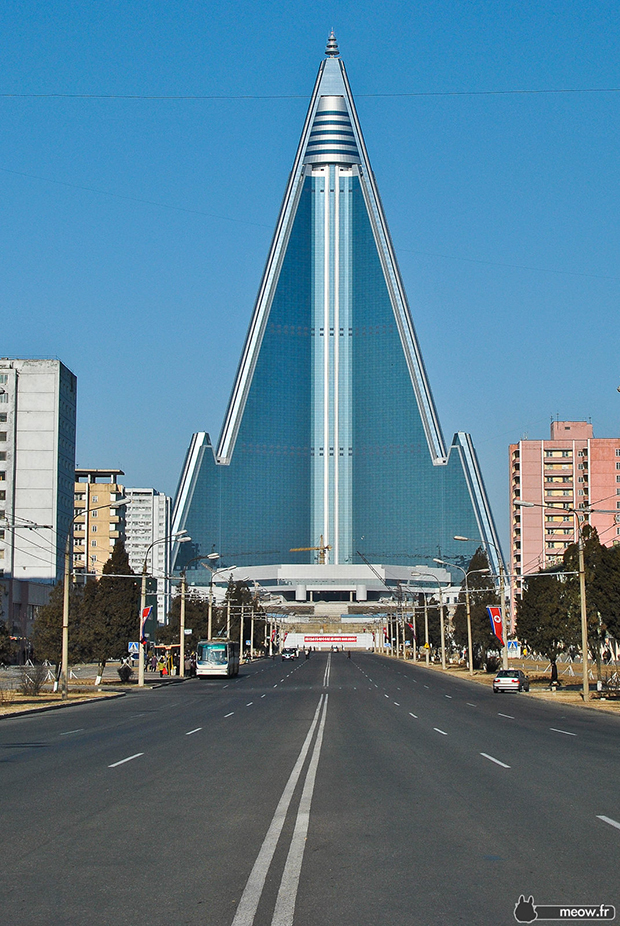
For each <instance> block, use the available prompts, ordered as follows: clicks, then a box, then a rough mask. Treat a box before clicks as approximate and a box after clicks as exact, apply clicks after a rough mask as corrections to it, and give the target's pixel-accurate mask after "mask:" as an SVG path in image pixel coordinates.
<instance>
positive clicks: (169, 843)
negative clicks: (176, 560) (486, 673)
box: [0, 654, 620, 926]
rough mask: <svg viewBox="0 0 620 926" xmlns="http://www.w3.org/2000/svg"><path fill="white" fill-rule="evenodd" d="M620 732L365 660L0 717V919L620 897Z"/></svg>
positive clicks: (304, 925)
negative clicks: (11, 716)
mask: <svg viewBox="0 0 620 926" xmlns="http://www.w3.org/2000/svg"><path fill="white" fill-rule="evenodd" d="M619 738H620V721H619V720H618V719H616V718H615V717H613V716H610V715H605V714H601V713H598V712H595V711H589V710H579V709H574V708H567V707H564V706H560V705H555V704H548V703H546V702H541V701H537V700H535V699H534V698H531V697H529V696H528V695H527V694H502V695H493V693H492V692H491V691H490V690H487V689H485V688H483V687H481V686H480V685H476V684H475V683H469V682H467V681H463V680H461V679H455V678H450V677H442V676H440V675H439V674H437V673H435V672H433V671H428V670H425V669H424V668H423V667H418V666H411V665H407V666H405V665H403V664H399V663H396V662H394V661H391V660H389V659H384V658H382V657H379V656H371V655H366V654H363V655H362V654H359V655H357V654H354V655H353V656H352V658H351V659H347V658H346V655H344V654H331V655H329V656H328V655H320V654H314V655H313V656H312V658H311V659H310V660H307V661H306V660H301V661H300V660H298V661H295V662H282V661H280V660H279V659H278V660H276V661H271V660H262V661H259V662H256V663H254V664H252V665H250V666H246V667H242V674H241V675H240V676H239V678H237V679H232V680H223V679H218V680H201V679H195V680H191V681H186V682H184V683H183V684H176V685H171V686H168V687H164V688H159V689H156V690H152V691H143V692H138V691H135V692H132V693H131V694H129V695H127V696H126V697H124V698H121V699H118V700H114V701H107V702H103V703H94V704H89V705H86V706H83V707H82V706H78V707H73V708H69V709H66V710H60V711H52V712H47V713H43V714H39V715H36V714H35V715H30V716H27V717H22V718H11V719H6V720H2V721H0V794H2V844H3V853H2V878H1V879H0V885H1V886H0V922H2V923H7V924H12V926H22V924H24V926H26V924H27V926H38V924H45V926H48V924H55V926H62V924H71V926H78V924H79V926H82V924H89V926H100V924H101V926H112V924H118V923H123V922H127V923H130V924H138V926H140V924H155V926H159V924H162V926H163V924H172V923H174V924H177V923H178V924H207V926H293V924H294V926H332V924H334V926H336V924H337V926H384V924H385V926H404V924H407V926H409V924H416V926H418V924H419V926H435V924H442V926H450V924H461V923H462V924H467V926H478V924H480V926H494V924H504V923H506V924H509V923H514V922H515V919H514V916H513V910H514V907H515V904H516V903H517V901H518V899H519V896H520V895H522V894H523V895H525V897H526V898H527V897H529V896H530V895H532V896H533V898H534V903H535V904H540V905H542V904H544V905H551V904H564V905H569V906H583V905H586V904H587V905H592V906H594V905H600V904H603V903H604V904H615V905H617V906H619V907H620V874H619V871H618V859H619V857H620V851H619V850H620V790H619V785H620V776H619V762H618V758H619V756H618V744H619V741H620V739H619ZM618 920H620V915H619V916H618V917H617V921H618ZM581 921H588V922H590V921H592V920H585V919H582V920H581Z"/></svg>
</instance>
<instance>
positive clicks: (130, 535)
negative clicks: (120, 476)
mask: <svg viewBox="0 0 620 926" xmlns="http://www.w3.org/2000/svg"><path fill="white" fill-rule="evenodd" d="M125 497H126V498H128V499H129V500H130V503H129V504H128V505H127V506H126V508H125V549H126V550H127V554H128V556H129V564H130V566H131V568H132V569H133V570H134V572H136V573H140V574H141V573H142V570H143V568H144V561H145V559H146V571H147V574H148V575H149V576H155V577H156V581H157V622H158V623H159V624H165V623H166V621H167V615H168V611H169V610H170V579H169V576H170V543H169V541H167V540H166V539H165V538H168V537H169V536H170V510H171V503H172V500H171V499H170V497H169V496H167V495H164V494H163V493H161V492H158V491H157V490H156V489H128V488H126V489H125ZM149 547H150V550H149ZM154 599H155V596H154V595H153V596H152V600H149V601H148V603H149V604H151V603H152V604H153V606H154V605H155V600H154Z"/></svg>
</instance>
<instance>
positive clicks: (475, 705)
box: [466, 701, 478, 707]
mask: <svg viewBox="0 0 620 926" xmlns="http://www.w3.org/2000/svg"><path fill="white" fill-rule="evenodd" d="M466 703H467V706H468V707H478V705H477V704H472V703H471V701H467V702H466Z"/></svg>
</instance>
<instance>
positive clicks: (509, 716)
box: [497, 711, 514, 720]
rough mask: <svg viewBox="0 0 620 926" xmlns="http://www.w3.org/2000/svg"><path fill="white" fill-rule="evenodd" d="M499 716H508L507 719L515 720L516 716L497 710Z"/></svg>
mask: <svg viewBox="0 0 620 926" xmlns="http://www.w3.org/2000/svg"><path fill="white" fill-rule="evenodd" d="M497 716H498V717H506V719H507V720H514V717H513V716H512V714H501V713H500V712H499V711H498V712H497Z"/></svg>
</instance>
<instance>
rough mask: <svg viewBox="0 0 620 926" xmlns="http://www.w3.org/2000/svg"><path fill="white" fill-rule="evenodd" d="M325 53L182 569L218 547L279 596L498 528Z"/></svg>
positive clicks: (201, 452)
mask: <svg viewBox="0 0 620 926" xmlns="http://www.w3.org/2000/svg"><path fill="white" fill-rule="evenodd" d="M326 56H327V57H326V60H324V61H323V62H322V64H321V66H320V68H319V73H318V77H317V80H316V84H315V88H314V93H313V95H312V99H311V102H310V107H309V110H308V114H307V116H306V121H305V124H304V127H303V131H302V135H301V140H300V143H299V147H298V150H297V155H296V158H295V162H294V164H293V170H292V172H291V175H290V178H289V182H288V186H287V188H286V192H285V196H284V202H283V204H282V208H281V211H280V215H279V218H278V222H277V226H276V230H275V234H274V238H273V243H272V245H271V250H270V252H269V256H268V259H267V265H266V268H265V272H264V275H263V279H262V282H261V285H260V289H259V293H258V298H257V301H256V305H255V309H254V314H253V316H252V320H251V323H250V328H249V332H248V336H247V340H246V343H245V347H244V350H243V354H242V357H241V361H240V364H239V370H238V373H237V378H236V381H235V384H234V387H233V391H232V395H231V399H230V403H229V406H228V411H227V414H226V417H225V420H224V424H223V428H222V433H221V436H220V440H219V443H218V445H217V448H215V447H213V446H212V445H211V441H210V439H209V436H208V434H206V433H205V432H201V433H198V434H195V435H194V438H193V440H192V443H191V446H190V449H189V451H188V455H187V458H186V462H185V466H184V469H183V472H182V475H181V480H180V484H179V489H178V493H177V498H176V502H175V513H174V518H173V528H174V529H175V530H179V529H181V528H185V529H186V530H187V531H188V533H189V535H190V536H191V538H192V541H193V543H192V544H189V543H187V544H184V545H183V546H182V547H178V549H177V550H176V551H175V553H176V558H175V568H176V569H177V570H178V569H179V568H181V567H182V566H183V565H184V563H188V562H189V560H190V559H194V558H195V557H196V556H200V555H202V556H205V555H208V554H209V553H212V552H217V553H219V554H220V562H221V563H223V564H224V563H234V564H235V565H237V566H238V567H243V568H242V570H241V569H240V571H239V574H238V575H239V577H247V578H250V579H255V580H256V581H260V582H261V584H263V585H267V586H270V587H271V588H272V589H273V588H274V587H277V591H278V592H279V593H280V594H282V595H284V597H289V598H290V597H295V598H297V600H304V599H305V598H306V595H307V594H309V595H310V597H312V596H313V595H314V597H325V596H327V597H329V596H332V597H339V596H340V597H344V598H347V597H348V598H350V599H353V597H354V596H355V598H356V599H357V600H365V599H366V597H367V596H368V597H369V598H372V597H373V596H374V597H377V596H379V595H381V594H383V595H385V591H386V590H385V585H386V584H392V585H393V584H394V583H395V582H399V583H401V584H403V583H407V581H408V579H410V571H409V572H408V568H409V569H410V567H411V566H412V565H413V564H418V565H420V564H421V565H422V566H424V567H426V570H427V575H428V570H431V571H432V570H435V571H436V570H437V566H436V565H435V564H434V562H433V560H434V559H435V558H438V559H445V560H447V561H454V562H457V563H461V564H462V563H464V562H467V561H468V559H469V557H470V556H471V554H472V553H473V551H474V549H475V548H476V546H478V545H479V543H483V544H486V545H487V552H488V555H489V558H490V560H491V562H492V563H493V564H494V565H495V567H497V566H498V557H499V553H498V550H499V541H498V539H497V535H496V532H495V528H494V524H493V519H492V515H491V511H490V508H489V504H488V501H487V498H486V494H485V490H484V486H483V482H482V477H481V473H480V470H479V466H478V462H477V459H476V455H475V452H474V448H473V444H472V441H471V438H470V437H469V435H468V434H465V433H463V432H459V433H457V434H455V436H454V438H453V440H452V443H451V445H450V446H449V447H446V445H445V443H444V439H443V436H442V433H441V429H440V425H439V419H438V416H437V412H436V410H435V406H434V403H433V398H432V395H431V390H430V386H429V383H428V380H427V375H426V371H425V369H424V364H423V360H422V355H421V351H420V347H419V345H418V342H417V338H416V334H415V330H414V326H413V322H412V318H411V314H410V311H409V307H408V305H407V299H406V296H405V290H404V287H403V283H402V280H401V277H400V273H399V270H398V266H397V262H396V257H395V255H394V249H393V246H392V242H391V239H390V234H389V231H388V227H387V223H386V220H385V216H384V214H383V209H382V206H381V201H380V198H379V193H378V190H377V185H376V182H375V178H374V174H373V173H372V170H371V168H370V163H369V159H368V154H367V151H366V145H365V143H364V138H363V136H362V131H361V127H360V124H359V120H358V117H357V113H356V110H355V106H354V103H353V98H352V95H351V91H350V88H349V83H348V79H347V75H346V72H345V68H344V64H343V63H342V61H341V60H340V58H339V52H338V47H337V44H336V40H335V38H334V36H333V33H332V35H331V36H330V39H329V42H328V46H327V51H326ZM283 131H284V129H283ZM472 399H473V397H472ZM455 534H459V535H465V536H467V537H471V538H472V541H473V542H472V543H471V544H469V546H467V545H466V544H463V543H459V542H458V541H454V535H455ZM367 562H372V563H373V564H382V565H381V566H380V568H379V569H375V571H374V572H373V571H372V570H371V568H370V567H369V566H368V565H367ZM386 564H388V565H386ZM418 571H419V570H418ZM377 573H379V575H380V578H377V575H376V574H377ZM459 576H462V574H461V573H459V572H458V570H454V571H453V578H454V579H456V578H458V577H459ZM196 578H197V579H198V578H201V580H202V581H203V582H204V583H206V582H208V580H209V574H208V572H207V571H206V570H200V569H196ZM458 581H459V582H460V578H459V579H458Z"/></svg>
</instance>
